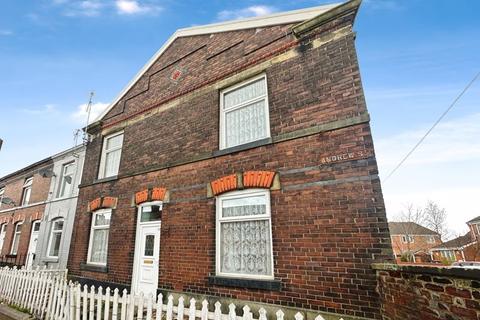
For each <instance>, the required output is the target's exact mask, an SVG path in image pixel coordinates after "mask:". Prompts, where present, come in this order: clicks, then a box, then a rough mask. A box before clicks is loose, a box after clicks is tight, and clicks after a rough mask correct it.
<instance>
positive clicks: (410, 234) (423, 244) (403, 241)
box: [388, 222, 442, 263]
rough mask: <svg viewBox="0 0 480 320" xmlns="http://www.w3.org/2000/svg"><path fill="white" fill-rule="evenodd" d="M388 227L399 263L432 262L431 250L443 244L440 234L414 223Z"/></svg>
mask: <svg viewBox="0 0 480 320" xmlns="http://www.w3.org/2000/svg"><path fill="white" fill-rule="evenodd" d="M388 227H389V229H390V236H391V238H392V248H393V253H394V255H395V259H396V260H397V262H414V263H424V262H431V257H430V249H431V248H433V247H435V246H437V245H440V244H441V243H442V239H441V238H440V235H439V234H438V233H436V232H435V231H433V230H430V229H428V228H425V227H424V226H421V225H419V224H417V223H414V222H389V223H388Z"/></svg>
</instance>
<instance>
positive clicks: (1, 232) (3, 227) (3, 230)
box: [0, 222, 7, 254]
mask: <svg viewBox="0 0 480 320" xmlns="http://www.w3.org/2000/svg"><path fill="white" fill-rule="evenodd" d="M2 236H3V239H2ZM6 236H7V223H6V222H5V223H2V224H0V239H1V240H2V243H1V245H0V254H1V253H2V248H3V246H4V245H5V237H6Z"/></svg>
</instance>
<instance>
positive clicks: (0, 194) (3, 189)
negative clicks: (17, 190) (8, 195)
mask: <svg viewBox="0 0 480 320" xmlns="http://www.w3.org/2000/svg"><path fill="white" fill-rule="evenodd" d="M4 195H5V187H1V188H0V208H1V207H2V200H3V196H4ZM0 250H2V248H0Z"/></svg>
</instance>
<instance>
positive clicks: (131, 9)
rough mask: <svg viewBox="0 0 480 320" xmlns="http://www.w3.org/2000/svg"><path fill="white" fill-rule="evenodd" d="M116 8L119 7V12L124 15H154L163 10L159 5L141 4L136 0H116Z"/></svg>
mask: <svg viewBox="0 0 480 320" xmlns="http://www.w3.org/2000/svg"><path fill="white" fill-rule="evenodd" d="M115 6H116V7H117V12H118V13H119V14H122V15H134V14H146V13H150V14H152V13H157V12H159V11H161V10H162V8H161V7H159V6H157V5H154V4H147V3H140V1H136V0H116V1H115Z"/></svg>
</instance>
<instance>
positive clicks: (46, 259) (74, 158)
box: [34, 145, 85, 269]
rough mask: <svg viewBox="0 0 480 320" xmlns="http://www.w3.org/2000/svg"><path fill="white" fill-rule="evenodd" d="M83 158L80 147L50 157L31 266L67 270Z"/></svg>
mask: <svg viewBox="0 0 480 320" xmlns="http://www.w3.org/2000/svg"><path fill="white" fill-rule="evenodd" d="M84 158H85V147H84V146H83V145H80V146H78V147H75V148H72V149H69V150H67V151H65V152H62V153H60V154H57V155H55V156H53V157H52V162H53V167H52V180H51V183H50V189H49V197H48V200H47V202H46V204H45V211H44V214H43V218H42V223H41V224H40V230H39V237H38V244H37V253H36V258H35V263H34V265H38V266H48V267H49V268H55V269H65V268H66V267H67V260H68V253H69V249H70V239H71V235H72V228H73V222H74V219H75V210H76V207H77V197H78V185H79V184H80V180H81V177H82V169H83V162H84Z"/></svg>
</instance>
